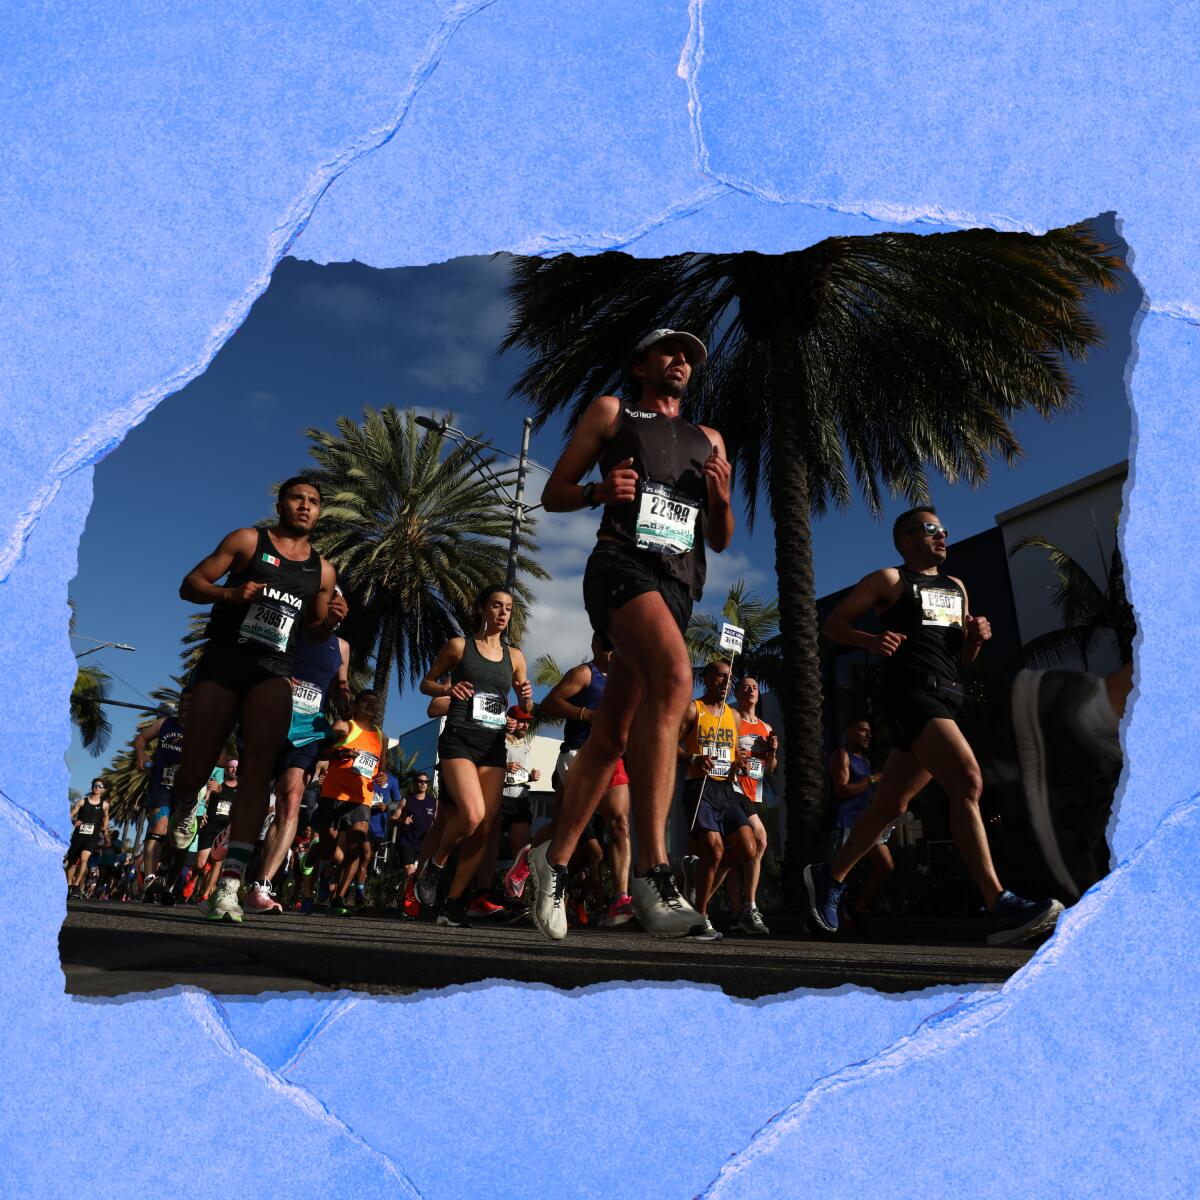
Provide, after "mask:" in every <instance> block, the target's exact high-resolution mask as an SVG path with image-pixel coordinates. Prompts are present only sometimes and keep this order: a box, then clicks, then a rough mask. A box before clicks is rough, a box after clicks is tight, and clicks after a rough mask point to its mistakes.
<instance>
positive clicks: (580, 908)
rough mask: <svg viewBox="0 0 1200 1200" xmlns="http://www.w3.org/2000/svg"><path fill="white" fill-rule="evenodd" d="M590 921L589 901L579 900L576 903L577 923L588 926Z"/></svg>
mask: <svg viewBox="0 0 1200 1200" xmlns="http://www.w3.org/2000/svg"><path fill="white" fill-rule="evenodd" d="M587 923H588V910H587V901H586V900H578V901H576V903H575V924H576V925H580V926H586V925H587Z"/></svg>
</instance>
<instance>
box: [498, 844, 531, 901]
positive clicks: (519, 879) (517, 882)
mask: <svg viewBox="0 0 1200 1200" xmlns="http://www.w3.org/2000/svg"><path fill="white" fill-rule="evenodd" d="M529 850H530V847H529V846H522V847H521V849H520V850H519V851H517V857H516V860H515V861H514V862H513V865H512V866H511V867H509V868H508V870H507V871H506V872H505V873H504V890H505V891H506V892H507V893H508V894H509V895H510V896H511V897H512V898H513V899H514V900H520V898H521V897H522V896H523V895H525V881H526V880H527V879H528V878H529Z"/></svg>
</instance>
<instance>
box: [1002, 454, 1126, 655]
mask: <svg viewBox="0 0 1200 1200" xmlns="http://www.w3.org/2000/svg"><path fill="white" fill-rule="evenodd" d="M1128 469H1129V464H1128V463H1127V462H1122V463H1117V464H1116V465H1115V466H1112V467H1109V468H1107V469H1106V470H1104V471H1098V472H1096V473H1095V474H1094V475H1089V476H1086V477H1085V478H1083V479H1080V480H1078V481H1076V482H1075V483H1073V484H1070V485H1068V486H1067V487H1065V488H1059V489H1058V490H1057V491H1054V492H1049V493H1047V494H1046V495H1044V496H1038V497H1036V498H1035V499H1033V500H1030V501H1028V502H1027V503H1025V504H1021V505H1018V506H1017V507H1016V508H1012V509H1008V510H1007V511H1006V512H1002V513H997V515H996V524H997V525H998V526H999V528H1000V532H1001V534H1002V536H1003V538H1004V545H1005V551H1006V553H1009V554H1011V552H1012V549H1013V547H1014V546H1016V545H1017V543H1018V542H1020V540H1021V539H1022V538H1023V537H1026V536H1027V535H1029V534H1039V535H1041V536H1042V537H1044V538H1046V539H1048V540H1049V541H1050V542H1052V543H1053V544H1054V545H1056V546H1060V547H1062V549H1064V550H1066V551H1067V552H1068V553H1069V554H1070V555H1071V556H1072V557H1073V558H1075V560H1076V561H1077V562H1078V563H1079V564H1080V566H1082V567H1083V568H1084V570H1086V571H1087V572H1088V574H1089V575H1091V576H1092V578H1093V579H1094V580H1095V581H1096V582H1097V583H1098V584H1100V585H1101V586H1103V583H1104V578H1105V573H1106V571H1107V569H1108V565H1109V562H1110V561H1111V556H1112V551H1113V546H1114V544H1115V542H1116V518H1117V514H1118V513H1120V511H1121V497H1122V489H1123V488H1124V485H1125V479H1126V476H1127V474H1128ZM1008 571H1009V577H1010V580H1011V584H1012V594H1013V600H1014V603H1015V605H1016V613H1017V625H1018V628H1019V630H1020V635H1021V641H1022V643H1025V642H1028V641H1030V640H1031V639H1032V638H1035V637H1037V636H1038V635H1039V634H1042V633H1047V632H1049V631H1050V630H1052V629H1058V628H1060V627H1061V624H1062V621H1061V618H1060V615H1059V612H1058V609H1056V608H1055V607H1054V604H1053V601H1052V600H1051V596H1052V594H1053V588H1054V585H1055V575H1054V569H1053V567H1052V566H1051V565H1050V560H1049V558H1048V557H1047V555H1046V553H1045V552H1044V551H1041V550H1037V549H1032V548H1031V549H1028V550H1021V551H1020V552H1019V553H1017V554H1015V555H1012V556H1011V557H1010V558H1009V560H1008ZM1063 665H1065V666H1068V667H1076V668H1082V667H1083V665H1084V664H1083V662H1082V661H1081V660H1080V659H1078V658H1074V657H1073V658H1070V659H1067V660H1065V661H1064V664H1063ZM1119 665H1120V663H1119V658H1118V654H1117V648H1116V643H1115V641H1114V640H1113V639H1112V638H1111V637H1105V638H1104V639H1103V640H1102V641H1101V642H1099V643H1098V644H1097V647H1096V651H1095V653H1094V654H1090V655H1089V656H1088V669H1089V670H1090V671H1092V672H1094V673H1095V674H1098V675H1104V674H1107V673H1108V672H1109V671H1112V670H1114V669H1115V668H1116V667H1118V666H1119Z"/></svg>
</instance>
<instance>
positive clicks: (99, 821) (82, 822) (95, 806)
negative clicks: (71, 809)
mask: <svg viewBox="0 0 1200 1200" xmlns="http://www.w3.org/2000/svg"><path fill="white" fill-rule="evenodd" d="M75 820H77V821H78V822H79V828H80V830H82V829H83V827H84V826H86V825H90V826H91V827H92V830H91V833H82V832H80V834H79V836H80V837H94V836H95V835H96V834H98V833H99V832H100V827H101V826H102V825H103V824H104V801H103V800H101V801H100V802H99V803H93V802H92V801H91V800H88V799H86V798H85V799H84V801H83V803H82V804H81V805H80V806H79V811H78V812H77V813H76V814H75Z"/></svg>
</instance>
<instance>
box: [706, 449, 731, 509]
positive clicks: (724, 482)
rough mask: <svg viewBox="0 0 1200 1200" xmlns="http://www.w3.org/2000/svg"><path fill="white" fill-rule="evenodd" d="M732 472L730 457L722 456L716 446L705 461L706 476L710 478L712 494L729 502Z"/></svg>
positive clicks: (709, 491) (709, 490)
mask: <svg viewBox="0 0 1200 1200" xmlns="http://www.w3.org/2000/svg"><path fill="white" fill-rule="evenodd" d="M732 472H733V468H732V467H731V466H730V465H729V459H727V458H722V457H721V455H719V454H718V453H717V450H716V447H715V446H714V447H713V451H712V453H711V454H710V455H709V456H708V458H707V459H705V461H704V477H705V478H706V479H707V480H708V493H709V495H710V496H715V497H716V498H717V499H718V500H724V501H725V502H726V503H728V502H729V479H730V476H731V474H732Z"/></svg>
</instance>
